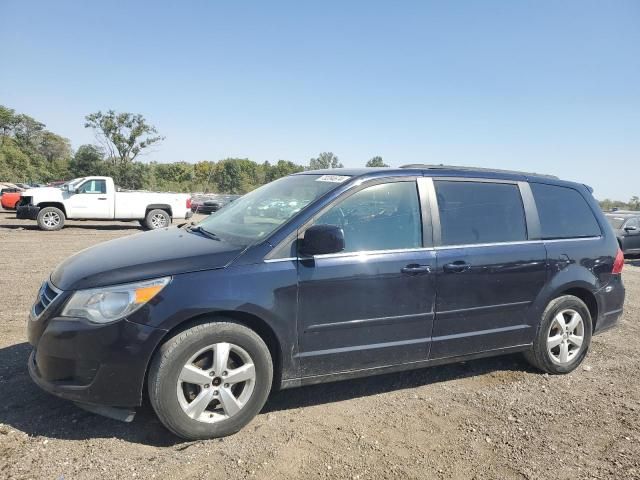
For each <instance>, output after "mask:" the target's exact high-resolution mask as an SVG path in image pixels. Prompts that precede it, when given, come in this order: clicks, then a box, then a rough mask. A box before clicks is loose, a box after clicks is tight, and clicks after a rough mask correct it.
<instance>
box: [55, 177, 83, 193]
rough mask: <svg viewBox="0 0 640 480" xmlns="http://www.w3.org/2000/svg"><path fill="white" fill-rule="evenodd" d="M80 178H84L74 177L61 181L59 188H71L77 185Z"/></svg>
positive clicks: (81, 178)
mask: <svg viewBox="0 0 640 480" xmlns="http://www.w3.org/2000/svg"><path fill="white" fill-rule="evenodd" d="M82 180H84V177H80V178H74V179H73V180H69V181H68V182H66V183H63V184H62V185H60V187H59V188H61V189H62V190H73V189H74V188H75V186H76V185H78V184H79V183H80V182H81V181H82Z"/></svg>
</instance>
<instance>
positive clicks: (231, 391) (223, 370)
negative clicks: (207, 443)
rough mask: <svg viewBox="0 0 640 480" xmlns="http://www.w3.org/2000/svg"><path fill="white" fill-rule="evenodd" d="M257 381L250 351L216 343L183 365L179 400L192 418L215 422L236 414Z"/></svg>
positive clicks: (178, 388)
mask: <svg viewBox="0 0 640 480" xmlns="http://www.w3.org/2000/svg"><path fill="white" fill-rule="evenodd" d="M255 383H256V372H255V365H254V362H253V360H252V359H251V356H250V355H249V354H248V353H247V351H246V350H244V349H243V348H241V347H239V346H238V345H234V344H233V343H224V342H222V343H216V344H214V345H209V346H207V347H205V348H203V349H201V350H199V351H198V352H196V353H195V354H194V355H192V356H191V358H189V360H188V361H187V362H186V364H185V365H184V366H183V367H182V370H181V371H180V374H179V376H178V383H177V394H178V402H179V403H180V407H181V408H182V410H183V411H184V413H186V414H187V415H188V416H189V417H190V418H192V419H194V420H198V421H200V422H205V423H215V422H219V421H221V420H226V419H228V418H231V417H233V416H235V415H237V414H238V413H239V412H240V411H241V410H242V408H243V407H244V406H245V405H246V404H247V402H248V401H249V399H250V398H251V395H252V394H253V391H254V387H255Z"/></svg>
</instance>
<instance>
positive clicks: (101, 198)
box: [98, 197, 107, 200]
mask: <svg viewBox="0 0 640 480" xmlns="http://www.w3.org/2000/svg"><path fill="white" fill-rule="evenodd" d="M106 199H107V197H98V200H106Z"/></svg>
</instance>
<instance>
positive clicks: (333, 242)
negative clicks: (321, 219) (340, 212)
mask: <svg viewBox="0 0 640 480" xmlns="http://www.w3.org/2000/svg"><path fill="white" fill-rule="evenodd" d="M343 250H344V232H343V231H342V229H341V228H340V227H336V226H335V225H314V226H313V227H310V228H309V229H307V231H306V232H304V238H303V239H302V244H301V245H300V253H302V254H303V255H308V256H313V255H324V254H327V253H338V252H341V251H343Z"/></svg>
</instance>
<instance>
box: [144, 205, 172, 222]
mask: <svg viewBox="0 0 640 480" xmlns="http://www.w3.org/2000/svg"><path fill="white" fill-rule="evenodd" d="M151 210H164V211H165V212H167V213H168V214H169V216H170V217H171V218H173V210H172V209H171V205H169V204H167V203H152V204H150V205H147V208H146V210H145V211H144V216H145V218H146V217H147V215H148V214H149V212H150V211H151Z"/></svg>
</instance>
